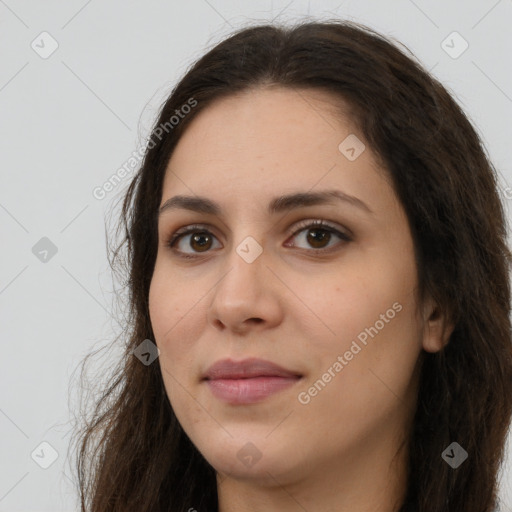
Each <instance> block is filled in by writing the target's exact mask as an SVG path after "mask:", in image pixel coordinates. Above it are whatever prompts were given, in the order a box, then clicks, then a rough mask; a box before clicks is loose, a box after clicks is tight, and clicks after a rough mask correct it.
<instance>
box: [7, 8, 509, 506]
mask: <svg viewBox="0 0 512 512" xmlns="http://www.w3.org/2000/svg"><path fill="white" fill-rule="evenodd" d="M306 16H312V17H315V18H317V19H325V18H332V17H341V18H346V19H352V20H355V21H359V22H361V23H364V24H366V25H369V26H370V27H372V28H375V29H377V30H379V31H381V32H382V33H384V34H386V35H388V36H391V37H393V38H396V39H397V40H398V41H401V42H402V43H403V44H405V45H406V46H407V47H408V48H409V49H410V50H411V51H412V52H413V53H414V54H415V55H416V56H417V58H418V59H419V60H420V61H421V62H422V63H423V64H424V66H425V67H426V68H427V69H429V70H431V71H432V73H433V74H434V75H435V76H436V77H437V78H439V79H440V80H441V82H442V83H443V84H444V85H445V86H446V87H447V88H448V89H449V90H450V91H451V92H452V94H453V95H454V96H455V97H456V99H457V101H458V102H459V104H460V105H461V106H462V107H463V109H464V110H465V112H466V113H467V115H468V116H469V118H470V119H471V120H472V121H473V123H474V125H475V126H476V127H477V130H478V132H479V133H480V134H481V136H482V138H483V141H484V143H485V146H486V148H487V151H488V153H489V155H490V157H491V159H492V161H493V163H494V165H495V166H496V168H497V169H498V170H499V172H500V180H501V184H500V186H501V189H502V193H503V197H504V202H505V206H506V209H507V214H508V216H509V218H510V200H511V198H512V189H508V187H509V186H511V185H512V170H511V163H510V162H511V161H512V144H511V122H510V119H511V114H512V76H511V71H510V70H511V66H510V62H511V60H510V55H511V52H512V34H511V32H510V26H511V25H512V1H511V0H500V1H496V0H489V1H484V0H479V1H477V0H473V1H462V0H460V1H446V0H435V1H427V0H414V1H413V0H396V1H387V2H383V1H382V0H362V1H361V0H358V1H356V0H353V1H341V0H333V1H327V0H324V1H316V2H313V1H311V2H307V1H301V0H295V1H293V0H283V1H277V0H274V1H263V0H261V1H252V2H237V1H235V0H191V1H186V2H185V1H182V2H175V1H167V2H165V1H163V0H162V1H157V0H150V1H144V2H143V1H141V0H139V1H126V0H125V1H121V0H111V1H109V2H105V1H103V2H102V1H100V0H89V1H87V0H71V1H67V2H63V1H62V2H58V1H51V0H49V1H46V2H36V1H35V0H5V1H4V0H0V42H1V52H0V63H1V65H0V120H1V121H0V148H1V151H0V160H1V165H0V173H1V188H0V226H1V246H2V247H3V249H2V251H1V257H2V260H1V265H0V314H1V319H0V330H1V340H2V344H1V348H2V352H1V358H0V375H1V386H0V393H1V395H0V445H1V455H0V512H7V511H9V512H18V511H36V512H60V511H72V510H78V504H77V497H76V492H75V489H74V487H73V484H72V479H73V475H72V474H71V470H70V464H69V458H68V453H67V452H68V446H69V439H70V425H71V424H70V423H69V419H70V417H71V416H70V408H73V407H74V406H75V405H76V400H75V399H73V398H71V399H70V394H69V389H70V382H71V381H72V377H73V375H74V374H73V372H74V371H75V370H76V368H77V365H78V364H79V362H80V361H81V360H82V358H83V357H84V356H85V354H87V353H88V352H90V351H91V350H93V348H98V347H99V346H102V345H103V344H105V343H107V342H108V341H109V340H110V339H113V335H114V333H115V332H117V331H116V329H118V325H117V320H115V315H114V313H115V302H114V301H115V299H116V295H115V293H114V288H113V281H112V276H111V273H110V270H109V266H108V261H107V252H106V241H105V223H106V222H108V215H109V212H110V211H111V210H112V208H114V206H113V205H114V202H115V201H117V200H118V199H119V197H121V196H122V194H123V193H124V191H125V190H126V187H127V185H128V183H129V181H130V178H131V174H130V175H129V176H127V177H126V178H125V180H124V181H123V182H122V183H121V184H119V185H118V186H117V187H116V189H115V190H113V191H112V192H109V193H108V194H106V197H104V198H103V199H97V198H96V197H95V196H94V194H93V191H94V190H95V188H96V187H98V186H101V185H102V184H103V183H104V182H105V181H106V180H107V179H108V178H110V177H111V176H112V174H114V173H115V172H116V171H117V170H118V169H119V168H120V167H121V166H122V165H123V164H124V163H125V162H127V160H128V159H129V158H130V156H132V154H133V152H134V151H136V150H138V149H139V148H140V147H141V144H142V143H143V141H144V138H145V137H147V135H148V132H149V130H150V128H151V126H152V123H153V121H154V119H155V116H156V113H157V111H158V108H159V107H160V105H161V103H162V101H163V99H164V98H165V96H166V95H167V94H168V93H169V92H170V90H171V89H172V87H173V86H174V85H175V83H176V82H177V81H178V79H179V78H180V77H181V76H182V75H183V73H184V72H185V70H186V69H187V67H188V66H189V65H190V64H191V63H192V62H193V61H194V60H196V59H197V58H198V57H199V56H200V55H202V54H203V53H204V52H205V51H206V50H207V49H209V48H210V47H212V46H213V45H214V44H216V43H217V42H218V41H220V40H221V39H223V38H224V37H225V36H226V35H228V34H229V33H231V32H232V31H234V30H235V29H237V28H239V27H240V26H241V25H247V24H249V23H257V22H269V21H271V20H273V19H277V20H279V21H284V22H288V21H290V22H293V21H298V20H300V19H303V18H304V17H306ZM454 32H456V33H457V34H453V33H454ZM466 46H467V48H466ZM482 236H485V233H482ZM109 357H110V358H111V361H115V359H116V352H115V349H114V351H113V352H112V353H111V355H110V356H109ZM42 443H43V444H42ZM509 446H510V444H509ZM511 460H512V451H511V450H510V448H509V451H508V460H507V466H506V467H505V470H504V472H503V474H502V476H501V482H502V483H501V497H502V500H503V503H502V505H501V510H502V511H510V510H512V484H511V480H512V469H511ZM44 466H48V467H46V468H45V467H44Z"/></svg>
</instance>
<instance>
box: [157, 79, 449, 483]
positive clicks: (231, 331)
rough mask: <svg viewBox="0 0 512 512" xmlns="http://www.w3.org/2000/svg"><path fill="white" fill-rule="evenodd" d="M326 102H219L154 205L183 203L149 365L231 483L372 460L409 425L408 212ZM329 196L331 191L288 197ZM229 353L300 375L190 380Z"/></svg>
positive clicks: (160, 275)
mask: <svg viewBox="0 0 512 512" xmlns="http://www.w3.org/2000/svg"><path fill="white" fill-rule="evenodd" d="M329 102H330V97H329V96H326V95H325V94H323V93H321V92H319V91H311V90H308V91H306V90H302V91H300V92H299V91H292V90H289V89H282V88H279V89H274V90H268V89H267V90H258V91H256V92H255V91H252V92H250V93H246V94H243V95H239V96H231V97H229V98H227V99H223V100H219V101H217V102H216V103H214V104H213V105H211V106H210V107H209V108H207V109H205V110H204V111H203V112H201V113H200V114H199V115H198V116H197V117H196V119H194V121H193V122H192V123H191V125H190V126H189V127H188V129H187V130H186V132H185V133H184V135H183V136H182V138H181V140H180V142H179V143H178V145H177V147H176V149H175V151H174V153H173V155H172V158H171V160H170V162H169V165H168V169H167V173H166V176H165V181H164V185H163V196H162V202H161V206H162V205H164V204H165V203H166V202H167V201H169V200H170V199H171V198H174V197H175V196H190V197H191V198H194V200H195V202H194V203H192V202H190V201H189V203H188V206H189V207H190V208H185V207H183V204H184V202H183V201H182V202H181V203H180V202H175V203H174V207H171V206H169V203H168V207H167V208H165V209H163V211H162V212H161V213H160V217H159V225H158V230H159V246H158V255H157V259H156V265H155V269H154V274H153V277H152V281H151V288H150V294H149V308H150V316H151V323H152V326H153V330H154V334H155V338H156V340H155V342H156V344H157V346H158V347H159V349H160V357H159V359H158V361H159V363H160V365H161V369H162V375H163V379H164V385H165V389H166V391H167V394H168V397H169V400H170V403H171V405H172V407H173V409H174V412H175V414H176V416H177V418H178V420H179V422H180V424H181V425H182V427H183V429H184V430H185V432H186V433H187V435H188V436H189V438H190V439H191V441H192V442H193V443H194V444H195V446H196V447H197V448H198V449H199V450H200V452H201V453H202V454H203V455H204V457H205V458H206V459H207V460H208V462H209V463H210V464H211V465H212V466H213V467H214V468H215V469H216V470H217V471H218V472H220V473H224V474H229V475H231V477H233V478H237V479H254V481H255V482H256V481H258V482H267V483H269V485H270V484H272V485H274V482H275V481H278V482H280V483H281V484H284V483H286V482H290V483H291V482H294V481H299V480H301V479H303V478H305V477H306V476H307V475H309V474H311V475H312V474H316V475H319V476H320V477H322V478H325V477H326V475H327V474H328V473H329V471H330V470H333V471H335V472H336V473H337V474H338V475H339V474H340V471H343V470H347V471H348V469H349V468H352V469H353V468H354V467H355V465H359V466H358V467H363V465H364V464H367V465H368V468H370V464H369V461H370V460H372V464H371V468H379V470H380V468H381V466H382V464H384V463H386V464H387V463H389V459H390V458H391V457H392V455H394V453H395V452H396V450H397V449H398V446H399V444H400V441H401V439H402V437H401V436H402V435H404V432H405V431H406V430H407V428H408V427H407V425H408V422H409V421H410V419H411V417H412V413H413V409H414V404H415V400H416V391H417V387H416V386H417V380H416V377H417V375H418V372H417V369H418V367H417V366H416V365H417V362H418V356H419V354H420V351H421V349H422V348H425V349H426V350H429V351H435V350H437V349H438V348H440V346H438V345H436V343H437V342H436V340H435V339H434V338H435V337H432V335H429V333H428V329H427V328H426V327H427V323H428V321H427V318H428V315H427V316H425V315H426V314H427V313H426V312H423V311H422V310H421V309H420V308H419V306H418V304H417V302H416V286H417V268H416V264H415V259H414V251H413V242H412V238H411V233H410V231H409V227H408V223H407V218H406V216H405V214H404V212H403V210H402V208H401V206H400V204H399V202H398V199H397V197H396V195H395V193H394V191H393V189H392V187H391V186H390V184H389V182H388V181H387V180H386V179H385V178H384V174H383V171H382V170H381V169H379V168H378V167H377V164H376V161H375V160H374V155H373V154H372V151H371V148H370V147H369V146H368V145H366V147H365V148H364V147H363V146H361V143H362V142H364V141H363V138H362V135H361V134H360V133H359V132H357V131H356V130H355V128H354V127H353V125H352V124H351V122H350V120H349V119H347V118H345V119H342V120H340V119H339V117H338V118H337V117H334V115H333V114H332V113H331V112H332V109H330V108H331V105H332V103H329ZM356 137H357V139H356ZM358 139H359V140H358ZM327 191H333V192H335V191H336V193H337V194H339V196H338V197H336V196H335V194H334V193H333V194H332V195H330V196H328V195H327V194H326V195H325V196H318V198H317V200H316V201H312V200H309V199H308V200H306V199H307V198H306V197H305V196H304V197H302V199H304V201H301V196H297V197H296V198H295V200H287V199H285V197H286V196H289V195H295V194H306V195H309V194H315V195H316V194H320V193H326V192H327ZM340 197H341V199H340ZM199 198H204V200H205V201H206V200H207V201H208V205H210V204H215V205H216V210H218V211H217V212H213V211H210V210H213V209H212V208H211V207H210V208H205V206H206V205H205V204H203V203H200V202H199V201H198V199H199ZM279 198H281V199H279ZM180 204H181V206H180ZM194 205H195V206H196V208H193V206H194ZM200 205H202V206H201V208H199V206H200ZM207 210H208V211H207ZM315 221H324V222H325V225H324V226H323V227H321V228H318V226H310V225H311V224H312V223H314V222H315ZM193 224H198V225H199V226H196V227H194V228H193V232H192V233H189V234H182V235H181V237H179V238H178V239H177V240H176V241H175V242H174V245H173V247H169V246H167V245H166V244H167V243H168V240H169V239H170V237H171V236H172V235H173V234H174V233H175V232H176V231H177V230H179V229H181V228H185V227H187V226H191V225H193ZM308 226H309V227H308ZM187 256H189V257H190V258H187ZM424 318H425V320H424ZM226 358H229V359H231V360H233V361H234V362H239V361H241V360H245V359H247V358H261V359H264V360H266V361H271V362H273V363H275V364H277V365H279V366H281V367H282V368H284V369H286V370H289V371H290V372H292V373H293V374H295V375H299V376H300V377H299V378H283V377H277V376H275V375H274V377H271V376H268V375H267V377H266V378H264V377H261V376H260V377H259V378H257V377H254V378H252V379H247V380H246V381H245V382H243V381H242V380H241V379H231V380H229V379H224V380H222V379H220V380H210V381H206V380H204V379H203V377H204V374H205V372H207V370H208V369H209V367H210V366H211V365H212V364H213V363H215V362H217V361H219V360H222V359H226ZM415 370H416V371H415ZM261 373H265V372H261ZM266 373H267V374H270V373H272V372H266ZM268 390H271V391H273V392H272V393H270V394H268V393H267V391H268ZM372 471H374V469H368V470H367V475H368V476H370V475H371V474H372ZM274 479H275V480H274Z"/></svg>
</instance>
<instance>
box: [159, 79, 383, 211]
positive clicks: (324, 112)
mask: <svg viewBox="0 0 512 512" xmlns="http://www.w3.org/2000/svg"><path fill="white" fill-rule="evenodd" d="M343 107H344V105H343V104H342V103H340V104H336V103H335V100H334V99H333V97H332V96H330V95H328V94H327V93H324V92H323V91H317V90H299V89H295V90H292V89H285V88H272V89H258V90H252V91H248V92H244V93H242V94H237V95H233V96H229V97H226V98H222V99H220V100H217V101H215V102H213V103H212V104H211V105H209V106H208V107H206V108H205V109H204V110H203V111H201V112H200V113H199V114H197V116H196V117H195V118H194V119H193V120H192V122H191V123H190V125H189V126H188V127H187V129H186V131H185V132H184V134H183V135H182V137H181V139H180V141H179V142H178V144H177V146H176V148H175V150H174V152H173V154H172V156H171V159H170V161H169V164H168V167H167V172H166V175H165V180H164V185H163V198H162V199H163V200H166V199H167V198H168V197H169V196H170V195H171V194H187V195H190V194H198V195H202V196H211V197H215V198H222V197H224V198H225V199H226V200H228V199H229V198H231V199H233V200H236V199H238V200H240V201H243V200H245V201H246V202H250V201H252V200H254V201H255V202H257V203H259V204H262V203H265V204H266V203H267V198H269V197H274V196H276V195H278V194H280V193H286V192H289V191H296V190H299V189H300V190H304V191H307V190H312V189H313V188H315V187H317V188H321V189H327V188H338V189H340V188H341V189H342V190H343V192H345V193H347V194H351V195H358V193H359V194H362V195H363V196H365V197H366V198H368V197H369V196H371V195H372V194H378V193H379V190H380V193H381V192H382V190H381V189H382V172H381V170H380V169H378V166H377V165H376V161H375V159H374V157H373V154H372V152H371V150H370V148H369V147H368V145H365V146H366V147H365V149H364V151H362V153H361V154H360V155H359V156H358V157H357V159H356V160H354V161H350V160H349V159H347V157H346V156H345V155H344V154H343V153H342V152H341V151H340V144H341V143H343V141H345V140H346V139H347V137H354V136H355V137H357V138H358V139H359V140H360V142H361V143H362V144H364V142H363V136H362V134H360V133H358V132H357V130H356V128H355V126H354V123H353V122H352V121H351V119H350V118H349V117H348V115H345V116H344V115H343V114H342V112H341V109H343ZM344 110H346V111H347V112H348V108H344ZM350 140H352V139H350ZM365 190H366V192H365ZM363 200H364V201H365V202H366V200H365V199H363Z"/></svg>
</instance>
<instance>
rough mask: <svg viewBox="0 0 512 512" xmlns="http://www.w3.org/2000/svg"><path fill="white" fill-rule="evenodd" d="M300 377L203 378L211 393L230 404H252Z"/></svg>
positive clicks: (284, 387)
mask: <svg viewBox="0 0 512 512" xmlns="http://www.w3.org/2000/svg"><path fill="white" fill-rule="evenodd" d="M301 379H302V377H299V376H296V377H278V376H275V375H273V376H269V375H264V376H258V377H250V378H235V379H205V382H206V384H207V385H208V387H209V389H210V391H211V392H212V394H213V395H214V396H215V397H216V398H218V399H219V400H222V401H224V402H227V403H229V404H232V405H243V404H254V403H258V402H261V401H263V400H265V399H266V398H268V397H270V396H271V395H274V394H276V393H279V392H280V391H283V390H285V389H288V388H290V387H292V386H294V385H295V384H296V383H297V382H299V381H300V380H301Z"/></svg>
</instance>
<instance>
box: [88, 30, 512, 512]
mask: <svg viewBox="0 0 512 512" xmlns="http://www.w3.org/2000/svg"><path fill="white" fill-rule="evenodd" d="M122 221H123V226H124V227H125V237H124V240H123V244H122V246H120V247H119V248H118V250H117V251H116V253H115V256H116V257H117V255H118V253H119V251H120V250H121V249H122V247H123V246H125V247H126V249H127V254H126V258H127V262H128V268H129V277H128V285H129V299H130V300H129V304H130V318H131V320H132V321H131V324H130V325H129V327H128V328H127V333H126V339H127V345H126V351H125V356H124V358H123V360H122V362H121V364H120V366H119V368H118V370H117V372H116V374H115V375H114V376H113V377H112V381H111V386H109V387H108V389H107V390H106V391H104V396H103V398H102V400H101V401H100V402H99V403H98V405H97V407H96V409H95V411H94V416H93V417H92V418H90V420H89V423H88V424H87V426H86V427H85V428H84V429H83V432H82V433H81V438H80V441H81V444H80V453H79V464H78V470H79V478H80V488H81V498H82V510H83V511H85V510H87V511H91V512H106V511H123V512H127V511H132V510H133V511H138V512H141V511H163V510H172V511H192V510H197V511H217V510H218V511H220V512H228V511H232V510H237V511H245V510H252V511H263V510H265V511H274V510H280V511H295V510H297V511H298V510H308V511H310V512H313V511H316V510H336V511H343V512H347V511H363V510H380V511H382V512H395V511H400V512H407V511H414V512H427V511H428V512H448V511H450V512H456V511H460V512H462V511H464V512H491V511H492V510H493V509H494V508H495V507H496V506H497V489H498V488H497V475H498V471H499V469H500V464H501V462H502V460H503V455H504V445H505V441H506V437H507V433H508V429H509V426H510V420H511V414H512V396H511V384H512V347H511V336H510V319H509V311H510V288H509V281H508V277H509V264H510V261H511V254H510V252H509V249H508V247H507V245H506V224H505V217H504V212H503V207H502V204H501V202H500V198H499V195H498V184H497V178H496V172H495V170H494V168H493V166H492V164H491V163H490V162H489V160H488V158H487V157H486V154H485V151H484V148H483V147H482V145H481V141H480V139H479V137H478V135H477V133H476V132H475V130H474V128H473V127H472V125H471V124H470V122H469V121H468V119H467V118H466V116H465V115H464V113H463V112H462V110H461V108H460V107H459V106H458V105H457V103H456V102H455V101H454V99H453V98H452V97H451V96H450V95H449V94H448V92H447V91H446V89H445V88H443V86H442V85H441V84H440V83H439V82H437V81H436V80H435V79H434V78H433V77H431V76H430V75H429V74H428V73H427V72H426V71H425V70H424V69H423V68H422V67H421V66H420V65H419V64H418V63H416V62H415V61H414V60H413V59H411V58H410V57H408V56H406V55H405V54H404V53H402V51H401V50H400V49H398V47H397V46H395V45H394V44H393V43H392V42H390V41H388V40H387V39H385V38H384V37H383V36H382V35H380V34H378V33H375V32H373V31H372V30H371V29H369V28H368V27H364V26H362V25H360V24H356V23H353V22H347V21H332V22H322V23H320V22H318V23H315V22H313V23H302V24H298V25H297V26H295V27H292V28H286V27H277V26H257V27H252V28H246V29H243V30H240V31H239V32H238V33H236V34H234V35H233V36H231V37H229V38H228V39H226V40H225V41H223V42H221V43H220V44H218V45H217V46H216V47H215V48H213V49H212V50H210V51H209V52H208V53H207V54H206V55H205V56H203V57H202V58H201V59H200V60H199V61H198V62H197V63H196V64H195V65H194V66H193V67H192V68H191V69H190V70H189V71H188V72H187V74H186V75H185V76H184V77H183V79H182V80H181V81H180V82H179V83H178V85H177V86H176V87H175V89H174V90H173V92H172V94H171V95H170V97H169V98H168V100H167V101H166V102H165V104H164V105H163V108H162V109H161V113H160V116H159V118H158V120H157V122H156V124H155V128H154V129H153V132H152V135H151V137H150V139H149V140H148V144H147V151H146V154H145V158H144V162H143V165H142V167H141V169H140V171H139V173H138V174H137V176H136V177H135V179H134V180H133V182H132V183H131V185H130V188H129V190H128V193H127V195H126V197H125V200H124V204H123V212H122ZM157 348H158V351H157ZM134 355H135V356H137V357H134ZM157 356H158V357H157ZM95 436H99V437H97V438H96V439H94V438H95ZM93 447H95V448H96V451H93Z"/></svg>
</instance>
